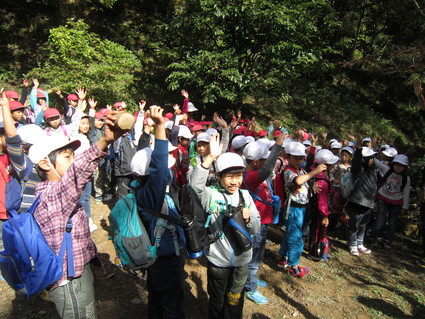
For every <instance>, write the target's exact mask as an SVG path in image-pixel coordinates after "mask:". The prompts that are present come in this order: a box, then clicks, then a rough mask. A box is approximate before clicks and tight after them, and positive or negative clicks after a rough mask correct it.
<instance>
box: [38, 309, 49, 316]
mask: <svg viewBox="0 0 425 319" xmlns="http://www.w3.org/2000/svg"><path fill="white" fill-rule="evenodd" d="M38 314H39V315H40V316H45V315H47V311H44V310H41V311H39V312H38Z"/></svg>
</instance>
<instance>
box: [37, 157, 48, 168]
mask: <svg viewBox="0 0 425 319" xmlns="http://www.w3.org/2000/svg"><path fill="white" fill-rule="evenodd" d="M38 166H39V167H40V168H41V169H42V170H44V171H50V169H51V167H50V163H49V161H48V160H47V159H45V158H43V159H42V160H41V161H39V162H38Z"/></svg>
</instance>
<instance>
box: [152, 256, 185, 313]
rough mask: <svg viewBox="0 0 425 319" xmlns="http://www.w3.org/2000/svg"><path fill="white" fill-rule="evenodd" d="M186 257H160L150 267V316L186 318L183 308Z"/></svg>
mask: <svg viewBox="0 0 425 319" xmlns="http://www.w3.org/2000/svg"><path fill="white" fill-rule="evenodd" d="M183 283H184V259H183V257H182V256H167V257H159V258H158V259H157V260H156V261H155V263H154V264H153V265H152V266H151V267H149V268H148V280H147V287H148V292H149V295H148V318H149V319H156V318H158V319H159V318H161V319H162V318H164V319H171V318H176V319H177V318H178V319H183V318H185V314H184V309H183V297H184V290H183Z"/></svg>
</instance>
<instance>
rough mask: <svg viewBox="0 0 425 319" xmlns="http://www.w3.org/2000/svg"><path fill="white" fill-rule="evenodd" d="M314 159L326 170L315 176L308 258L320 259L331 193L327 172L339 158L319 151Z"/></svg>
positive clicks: (325, 150) (330, 153)
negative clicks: (315, 190)
mask: <svg viewBox="0 0 425 319" xmlns="http://www.w3.org/2000/svg"><path fill="white" fill-rule="evenodd" d="M315 159H316V164H315V165H316V166H317V165H320V164H325V165H326V170H324V171H323V172H320V173H318V174H317V175H316V176H315V182H316V186H317V188H318V191H317V192H316V193H315V194H314V195H313V197H312V199H311V205H310V213H311V215H310V216H311V222H310V244H309V256H312V257H313V258H318V257H322V255H319V254H318V248H319V247H320V242H321V241H322V239H323V237H324V236H325V235H326V230H327V228H328V225H329V213H330V212H329V200H330V197H331V192H332V186H331V182H330V181H329V171H330V170H331V168H332V166H333V165H334V164H335V163H336V162H338V160H339V157H338V156H335V155H334V154H333V153H332V151H330V150H327V149H321V150H319V151H318V152H317V153H316V155H315ZM321 253H323V252H321ZM322 261H327V259H323V258H322Z"/></svg>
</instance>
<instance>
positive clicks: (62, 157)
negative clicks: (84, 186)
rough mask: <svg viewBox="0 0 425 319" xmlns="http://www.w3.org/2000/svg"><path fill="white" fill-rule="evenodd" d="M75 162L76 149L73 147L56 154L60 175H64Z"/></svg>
mask: <svg viewBox="0 0 425 319" xmlns="http://www.w3.org/2000/svg"><path fill="white" fill-rule="evenodd" d="M72 163H74V151H73V150H72V149H67V150H65V151H64V152H62V153H58V154H57V155H56V163H55V165H54V166H55V169H56V172H58V174H59V176H61V177H62V176H63V174H65V172H66V171H67V170H68V168H70V167H71V165H72Z"/></svg>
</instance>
